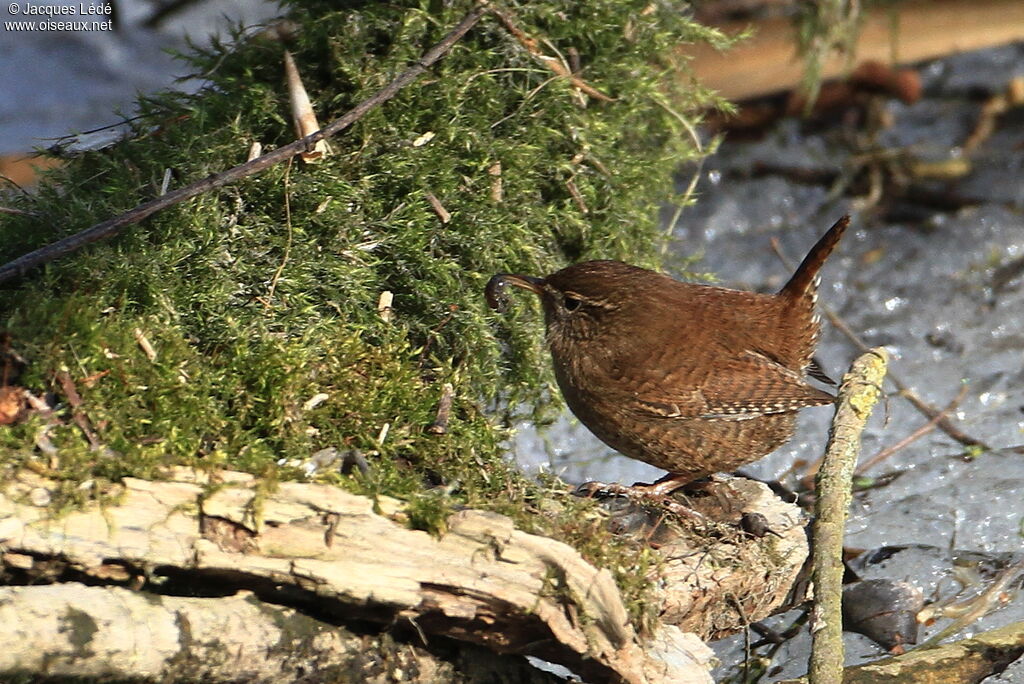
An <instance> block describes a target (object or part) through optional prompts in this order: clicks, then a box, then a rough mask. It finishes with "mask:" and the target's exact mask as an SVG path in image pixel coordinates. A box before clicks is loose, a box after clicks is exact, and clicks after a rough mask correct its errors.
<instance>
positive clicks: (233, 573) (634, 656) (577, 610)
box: [0, 469, 806, 684]
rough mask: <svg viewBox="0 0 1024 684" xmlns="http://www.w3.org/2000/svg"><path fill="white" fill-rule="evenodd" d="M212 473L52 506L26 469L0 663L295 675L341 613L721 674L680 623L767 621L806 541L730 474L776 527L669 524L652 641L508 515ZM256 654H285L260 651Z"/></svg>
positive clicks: (630, 668)
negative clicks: (86, 503)
mask: <svg viewBox="0 0 1024 684" xmlns="http://www.w3.org/2000/svg"><path fill="white" fill-rule="evenodd" d="M219 479H220V482H218V483H210V482H209V480H208V478H207V476H205V475H203V474H197V473H195V472H193V471H190V470H186V469H178V470H176V471H175V472H174V473H173V474H172V477H171V479H170V480H169V481H161V482H149V481H144V480H138V479H133V478H127V479H125V480H124V483H123V484H122V485H119V486H118V488H119V490H120V491H115V492H113V494H115V495H117V501H118V503H117V505H108V506H105V507H100V506H93V507H91V508H89V509H87V510H82V511H77V512H72V513H68V514H66V515H65V516H63V517H60V518H56V519H55V518H53V517H52V515H51V513H50V511H49V510H48V509H46V508H45V507H43V506H40V505H34V504H33V503H32V502H33V501H35V502H36V503H41V502H45V501H47V500H48V497H44V496H40V495H39V494H40V493H46V492H47V491H49V490H52V489H53V488H54V487H55V486H56V483H54V482H52V481H49V480H46V479H44V478H42V477H39V476H38V475H35V474H33V473H31V472H27V471H25V472H22V473H20V474H19V475H18V476H17V477H15V478H13V479H10V480H9V481H8V484H7V485H6V487H5V488H4V489H3V491H2V493H0V584H2V585H7V586H5V587H0V591H2V592H3V593H2V598H0V610H3V611H6V613H5V614H4V615H0V620H2V622H3V624H5V625H14V627H13V628H8V629H5V630H3V631H2V632H0V642H2V643H0V651H2V652H3V653H6V654H11V655H10V657H9V658H0V677H2V676H3V675H5V674H8V673H12V672H15V671H24V670H25V669H26V668H27V669H28V670H30V671H34V672H49V673H50V674H54V673H56V672H61V673H63V674H77V675H83V674H84V675H90V674H93V673H95V672H98V671H101V670H102V671H107V672H109V673H116V674H117V676H119V677H122V676H123V677H133V676H134V677H138V676H145V677H150V676H154V677H158V678H162V677H166V678H171V679H180V678H190V679H196V678H200V679H206V680H209V681H227V680H232V679H234V680H238V679H245V680H247V681H248V680H252V681H298V680H300V679H301V676H299V674H298V670H299V669H300V668H301V667H303V666H305V667H307V668H308V667H324V668H332V667H333V668H346V667H353V665H352V657H353V652H352V648H351V643H352V642H351V640H350V639H348V637H346V636H345V634H340V635H338V634H335V633H334V626H335V625H342V626H343V627H349V628H352V627H353V626H357V627H358V629H359V630H360V631H361V633H362V634H364V635H365V634H366V633H367V630H368V629H370V630H371V631H372V630H376V631H377V632H379V634H376V633H375V635H374V637H373V638H374V639H379V638H382V637H381V636H380V635H388V634H390V635H395V634H399V633H400V634H404V635H405V636H404V637H402V638H404V639H405V640H406V642H407V644H406V646H407V647H408V648H412V647H413V646H415V647H416V648H420V647H422V646H423V645H424V644H426V645H427V646H428V647H434V646H436V645H437V644H438V643H442V644H451V643H458V644H461V646H460V647H459V648H466V649H469V650H470V651H472V652H476V653H478V654H479V653H482V651H481V649H480V648H479V647H483V649H485V650H486V651H487V652H489V653H491V654H492V655H493V654H515V655H535V656H538V657H540V658H543V659H545V660H548V661H551V662H555V663H559V664H563V665H565V666H567V667H569V668H570V669H572V670H573V671H575V672H577V673H579V674H580V675H582V676H583V677H585V678H586V679H587V680H592V681H610V682H615V681H619V682H637V683H641V682H644V683H651V684H654V683H657V682H710V681H711V680H710V677H709V675H708V662H709V659H710V658H711V653H710V651H709V650H708V649H707V647H706V646H705V645H704V644H703V643H702V641H701V640H700V638H699V637H698V636H697V635H695V634H693V633H687V632H686V631H684V630H686V629H699V630H701V631H702V632H705V633H708V632H713V633H720V632H723V631H732V630H735V629H739V628H742V626H743V624H744V623H745V622H746V621H747V620H748V619H749V620H756V619H760V618H761V617H764V615H766V614H767V613H768V612H770V611H771V610H774V609H775V608H776V607H777V606H778V605H779V603H781V601H782V598H783V597H784V595H785V592H786V591H787V590H788V587H789V583H790V581H791V580H790V578H791V577H793V576H795V574H796V572H797V571H798V570H799V567H800V565H801V564H802V562H803V559H804V557H805V556H806V544H805V542H804V532H803V527H802V520H801V516H800V513H799V511H797V510H796V509H795V508H794V507H791V506H789V505H788V504H783V503H782V502H780V501H778V500H777V499H774V497H772V496H770V494H766V492H767V491H768V490H767V488H765V487H764V486H763V485H760V484H758V483H753V482H749V481H745V480H726V479H722V480H721V481H720V483H719V484H720V486H722V487H726V488H728V489H729V490H730V492H738V493H739V496H738V497H736V501H738V502H739V503H736V504H735V505H736V506H739V507H740V508H741V509H742V510H750V509H751V508H756V507H758V506H761V505H762V504H764V503H769V504H770V505H769V506H767V507H766V508H764V510H765V511H767V512H766V513H764V515H765V517H766V518H767V519H768V520H769V526H770V527H771V529H772V531H773V532H775V533H777V534H772V535H767V536H765V537H762V538H760V539H755V538H749V539H747V538H746V537H744V536H743V535H738V536H736V537H735V538H723V539H721V540H719V543H717V544H712V545H710V546H708V545H707V543H706V542H705V544H704V546H705V548H700V549H697V548H694V547H693V545H692V544H691V547H690V548H687V547H686V545H685V543H684V542H683V541H682V539H676V540H668V543H666V544H664V545H662V546H661V550H662V552H663V553H665V554H666V558H667V562H666V563H665V564H664V567H663V568H662V569H661V573H662V581H661V582H660V585H661V590H660V591H661V595H660V598H661V600H662V606H663V618H664V620H663V623H664V624H663V625H662V626H661V627H660V628H659V629H658V630H657V631H656V632H655V634H654V635H653V636H650V637H641V636H640V635H638V634H637V632H636V631H635V630H634V628H633V627H632V626H631V625H630V623H629V620H628V617H627V611H626V608H625V606H624V604H623V600H622V598H621V595H620V594H619V591H618V589H617V587H616V585H615V583H614V581H613V579H612V576H611V574H610V573H609V572H608V571H607V570H603V569H598V568H595V567H593V566H591V565H589V564H588V563H586V562H585V561H584V560H583V558H582V557H581V556H580V555H579V553H578V552H577V551H576V550H575V549H573V548H571V547H569V546H567V545H565V544H563V543H561V542H557V541H554V540H552V539H548V538H545V537H540V536H536V535H531V534H527V533H525V532H522V531H520V530H517V529H515V527H514V526H513V524H512V521H511V520H510V519H508V518H506V517H504V516H501V515H497V514H494V513H489V512H485V511H477V510H466V511H461V512H459V513H457V514H455V515H453V516H452V517H451V518H450V520H449V522H448V525H449V531H448V532H447V533H446V534H445V535H444V536H442V537H440V538H437V537H433V536H431V535H429V534H427V533H426V532H422V531H416V530H411V529H408V527H407V526H406V525H405V524H404V514H403V506H402V504H401V502H399V501H396V500H393V499H388V498H380V499H378V500H377V501H372V500H370V499H368V498H365V497H360V496H355V495H353V494H349V493H346V492H344V491H342V490H340V489H338V488H336V487H332V486H327V485H318V484H308V483H295V482H287V483H282V484H280V485H279V486H278V487H277V489H276V490H275V491H273V492H270V493H268V492H265V491H261V490H260V489H259V487H257V486H256V484H257V483H256V481H255V480H254V479H253V478H252V477H251V476H248V475H244V474H241V473H223V474H221V475H220V476H219ZM758 500H760V503H758ZM798 539H799V540H800V541H799V542H797V540H798ZM783 542H785V543H784V544H783ZM758 549H760V550H761V552H762V553H763V554H764V555H765V556H766V557H768V556H770V557H772V558H775V560H774V561H773V562H774V563H775V564H776V566H777V567H776V568H775V569H772V568H771V567H770V566H769V565H768V564H766V563H764V562H762V563H760V564H756V565H755V566H754V567H755V568H756V569H757V573H754V575H753V576H751V575H750V573H749V572H747V570H748V569H749V568H748V565H747V564H748V563H749V561H750V560H751V559H753V558H754V557H755V555H756V552H757V550H758ZM780 549H781V552H780ZM779 558H785V562H784V563H782V562H779V560H778V559H779ZM783 566H784V567H783ZM744 574H746V575H747V578H746V580H743V581H741V580H738V579H737V578H740V577H742V576H744ZM744 582H745V584H744ZM766 584H770V585H773V587H774V588H775V589H776V590H777V591H775V592H774V594H773V593H772V592H766V591H765V586H766ZM26 585H28V586H26ZM87 585H98V586H87ZM723 592H725V594H723ZM744 592H745V593H744ZM768 595H771V598H766V596H768ZM185 596H187V597H189V598H187V599H186V598H183V597H185ZM776 598H777V600H776ZM737 601H739V603H740V604H742V605H743V608H742V609H741V610H739V611H737V610H735V609H733V608H731V607H732V606H735V605H737ZM47 605H49V606H51V610H49V611H46V610H43V609H42V608H41V606H47ZM723 606H728V607H730V608H728V609H727V608H724V607H723ZM711 607H713V608H714V610H711V609H710V608H711ZM709 615H712V616H714V617H708V616H709ZM723 616H729V617H728V618H727V619H726V618H723ZM727 623H728V624H727ZM141 625H146V627H145V628H142V627H141ZM183 625H184V626H185V627H183ZM240 625H242V626H244V627H240ZM367 625H369V626H371V627H370V628H368V627H367ZM678 625H683V627H682V628H680V626H678ZM186 627H187V629H186ZM371 628H372V629H371ZM62 629H63V630H65V632H67V633H63V632H61V630H62ZM68 630H70V631H68ZM183 630H184V631H183ZM200 633H202V634H208V635H216V637H217V638H216V639H214V638H213V636H211V637H210V639H206V638H204V637H201V636H200ZM62 634H63V636H62ZM188 634H191V635H192V637H191V640H189V639H185V640H184V641H183V640H182V637H183V636H188ZM214 641H216V643H217V644H218V645H217V646H216V647H213V646H211V645H210V643H212V642H214ZM183 644H184V645H183ZM271 646H273V648H272V647H271ZM278 646H280V648H278ZM374 647H375V646H373V645H372V644H371V645H369V646H367V645H364V647H362V651H361V652H362V653H364V654H365V652H367V649H371V650H372V648H374ZM218 649H219V650H218ZM260 649H262V651H260ZM186 651H187V653H186ZM257 651H259V652H262V653H264V654H265V655H264V656H262V657H261V658H262V659H270V660H272V661H274V662H270V663H262V662H261V663H254V662H252V661H253V660H254V659H257V658H255V656H253V657H249V655H248V654H251V653H255V652H257ZM225 653H231V654H236V655H235V657H233V658H229V657H227V656H225V655H224V654H225ZM296 654H300V655H301V657H299V656H298V655H296ZM421 656H422V654H419V655H417V656H416V657H421ZM409 657H413V656H409ZM423 657H426V656H423ZM493 657H495V658H497V657H498V656H497V655H494V656H493ZM428 660H429V658H428ZM449 660H450V659H449ZM360 662H361V661H360ZM431 662H433V661H431ZM446 662H447V661H446ZM57 663H60V664H62V665H61V667H63V668H65V669H60V668H58V667H57V665H55V664H57ZM112 663H117V664H118V667H119V668H120V669H111V668H112V667H113V666H112V665H111V664H112ZM186 665H187V667H188V668H192V669H183V668H185V667H186ZM435 666H436V667H441V668H442V669H443V667H446V665H445V663H444V662H441V663H440V664H438V663H434V664H433V665H431V667H435ZM424 667H426V666H425V665H424ZM103 668H106V670H103ZM197 668H198V669H197ZM346 671H347V670H346ZM431 671H435V670H431ZM436 671H437V672H441V670H436ZM438 677H440V678H441V679H440V680H441V681H443V677H442V675H440V674H439V675H438ZM368 681H369V680H368ZM409 681H417V680H415V679H410V680H409ZM422 681H426V680H422ZM538 681H543V680H538Z"/></svg>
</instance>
